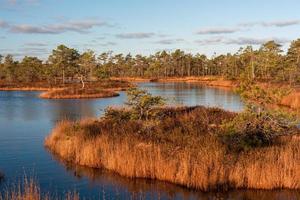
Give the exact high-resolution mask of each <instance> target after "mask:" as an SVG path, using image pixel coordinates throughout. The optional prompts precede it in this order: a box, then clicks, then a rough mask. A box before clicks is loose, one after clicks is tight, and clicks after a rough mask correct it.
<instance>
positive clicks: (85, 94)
mask: <svg viewBox="0 0 300 200" xmlns="http://www.w3.org/2000/svg"><path fill="white" fill-rule="evenodd" d="M116 96H119V94H118V93H116V92H115V91H113V90H104V89H102V90H101V89H78V88H63V89H53V90H49V91H47V92H43V93H42V94H40V96H39V97H40V98H44V99H82V98H86V99H90V98H108V97H116Z"/></svg>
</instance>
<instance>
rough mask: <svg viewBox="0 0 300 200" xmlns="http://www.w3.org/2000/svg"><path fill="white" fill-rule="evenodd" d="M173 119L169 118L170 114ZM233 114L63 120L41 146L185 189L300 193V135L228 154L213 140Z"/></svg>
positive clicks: (207, 112)
mask: <svg viewBox="0 0 300 200" xmlns="http://www.w3.org/2000/svg"><path fill="white" fill-rule="evenodd" d="M171 115H172V114H171ZM233 116H234V114H233V113H229V112H225V111H222V110H220V109H211V108H210V109H206V108H203V107H198V108H195V109H191V111H189V112H185V113H183V112H180V113H179V114H178V115H175V116H174V115H172V116H171V117H165V118H163V119H162V120H160V121H156V122H151V121H150V122H147V123H144V122H140V121H132V120H131V121H128V122H122V123H115V122H112V121H110V120H107V119H106V120H105V119H101V120H83V121H80V122H69V121H62V122H60V123H59V124H57V126H56V127H55V129H54V130H53V131H52V133H51V134H50V135H49V136H48V137H47V138H46V140H45V146H46V147H47V148H48V149H49V150H50V151H51V152H53V153H54V154H57V155H58V156H59V157H61V158H62V159H63V160H65V161H68V162H72V163H75V164H79V165H83V166H88V167H93V168H102V167H103V168H106V169H108V170H112V171H114V172H117V173H119V174H120V175H122V176H126V177H132V178H136V177H140V178H150V179H158V180H162V181H168V182H172V183H176V184H179V185H183V186H186V187H188V188H195V189H200V190H203V191H209V190H214V189H229V188H246V189H249V188H252V189H275V188H280V189H281V188H287V189H300V145H299V143H300V137H299V135H294V136H284V137H281V138H280V139H279V140H280V142H279V143H280V145H274V146H270V147H264V148H256V149H254V150H250V151H248V152H242V153H238V154H236V153H231V152H228V151H227V148H226V146H225V145H224V144H222V143H221V142H220V140H219V139H218V138H217V137H216V133H217V132H218V130H219V128H218V127H219V125H220V124H221V122H222V120H224V119H230V118H232V117H233Z"/></svg>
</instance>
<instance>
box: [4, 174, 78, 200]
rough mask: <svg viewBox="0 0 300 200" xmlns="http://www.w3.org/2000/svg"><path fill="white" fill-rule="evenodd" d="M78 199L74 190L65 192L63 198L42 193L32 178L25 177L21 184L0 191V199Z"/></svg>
mask: <svg viewBox="0 0 300 200" xmlns="http://www.w3.org/2000/svg"><path fill="white" fill-rule="evenodd" d="M53 199H55V200H58V199H64V200H79V195H78V194H77V193H76V192H67V193H66V194H65V197H64V198H59V197H55V196H51V195H50V194H42V192H41V190H40V187H39V186H38V185H37V184H36V181H35V180H33V179H27V178H25V179H24V180H23V183H22V184H19V185H18V186H17V187H11V188H10V189H8V190H6V191H4V192H3V193H2V194H1V193H0V200H53Z"/></svg>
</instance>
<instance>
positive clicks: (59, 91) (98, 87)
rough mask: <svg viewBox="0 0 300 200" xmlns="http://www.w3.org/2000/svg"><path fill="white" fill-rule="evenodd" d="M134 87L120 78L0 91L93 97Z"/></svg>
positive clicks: (1, 88)
mask: <svg viewBox="0 0 300 200" xmlns="http://www.w3.org/2000/svg"><path fill="white" fill-rule="evenodd" d="M39 84H40V85H42V83H39ZM131 87H134V85H133V84H131V83H129V82H127V81H120V80H103V81H97V82H87V83H86V87H84V88H82V86H81V84H78V83H74V84H66V85H65V86H62V85H58V86H55V87H51V86H49V87H40V86H37V87H34V86H31V85H30V86H28V85H24V86H22V85H21V86H18V87H16V86H11V87H7V86H6V87H0V91H39V92H42V93H41V94H39V98H43V99H93V98H109V97H116V96H119V93H118V92H119V91H125V90H127V89H128V88H131Z"/></svg>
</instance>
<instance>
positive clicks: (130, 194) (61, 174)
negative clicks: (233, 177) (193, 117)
mask: <svg viewBox="0 0 300 200" xmlns="http://www.w3.org/2000/svg"><path fill="white" fill-rule="evenodd" d="M139 87H141V88H143V89H147V90H148V91H149V92H151V93H152V94H154V95H161V96H163V97H165V98H167V99H168V102H169V103H170V104H179V105H205V106H218V107H221V108H224V109H227V110H231V111H240V110H242V108H243V103H242V102H241V99H240V97H239V96H238V95H236V94H234V93H233V92H231V91H227V90H222V89H215V88H209V87H203V86H199V85H193V84H187V83H140V84H139ZM38 94H39V92H11V91H10V92H0V170H1V171H3V172H4V173H5V176H6V178H5V180H4V181H2V182H1V183H0V191H1V190H2V191H3V190H4V189H5V188H7V187H8V186H9V185H11V184H16V183H18V182H19V181H20V180H21V179H22V177H24V174H25V175H27V176H34V177H36V179H37V180H38V183H39V184H40V186H41V189H42V191H43V192H51V193H52V194H56V195H58V196H61V195H62V194H63V193H64V192H66V191H74V190H76V191H77V192H79V194H80V196H81V197H84V198H85V199H104V198H105V199H130V198H133V199H135V198H138V199H140V198H141V199H300V192H299V191H230V192H227V193H202V192H200V191H193V190H188V189H186V188H184V187H180V186H176V185H173V184H169V183H165V182H160V181H151V180H145V179H128V178H124V177H120V176H118V175H116V174H114V173H111V172H107V171H105V170H99V169H98V170H96V169H90V168H84V167H79V166H72V165H67V164H65V163H62V162H60V161H59V160H58V159H57V158H55V157H53V156H52V155H51V154H50V153H49V152H48V151H47V150H46V149H45V148H44V146H43V142H44V139H45V137H46V136H47V135H48V134H49V132H50V131H51V129H52V128H53V126H54V125H55V123H56V122H57V121H59V120H62V119H71V120H76V119H81V118H85V117H99V116H101V115H102V114H103V112H104V109H105V108H106V107H107V106H110V105H122V104H124V102H125V101H126V95H125V93H124V92H121V95H120V96H119V97H114V98H107V99H91V100H45V99H40V98H38Z"/></svg>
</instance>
